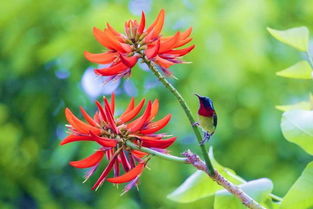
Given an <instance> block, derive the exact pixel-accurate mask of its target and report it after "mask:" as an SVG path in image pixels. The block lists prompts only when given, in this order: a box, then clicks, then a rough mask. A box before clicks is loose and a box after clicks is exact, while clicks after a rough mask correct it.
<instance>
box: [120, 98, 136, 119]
mask: <svg viewBox="0 0 313 209" xmlns="http://www.w3.org/2000/svg"><path fill="white" fill-rule="evenodd" d="M134 106H135V99H134V97H132V98H131V100H130V102H129V104H128V106H127V108H126V110H125V112H124V113H123V114H122V115H124V114H127V113H128V112H129V111H131V110H132V109H134Z"/></svg>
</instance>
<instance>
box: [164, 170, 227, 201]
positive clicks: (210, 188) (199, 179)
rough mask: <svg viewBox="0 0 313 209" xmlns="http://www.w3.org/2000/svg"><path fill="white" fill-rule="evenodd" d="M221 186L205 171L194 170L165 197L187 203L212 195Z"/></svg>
mask: <svg viewBox="0 0 313 209" xmlns="http://www.w3.org/2000/svg"><path fill="white" fill-rule="evenodd" d="M221 188H222V187H221V186H219V185H218V184H217V183H216V182H214V181H213V180H212V179H211V178H210V177H208V175H207V174H206V173H204V172H202V171H196V172H195V173H193V174H192V175H191V176H189V177H188V178H187V179H186V180H185V181H184V183H183V184H182V185H180V186H179V187H178V188H177V189H176V190H175V191H174V192H172V193H171V194H169V195H168V196H167V198H169V199H170V200H173V201H176V202H180V203H188V202H193V201H196V200H199V199H201V198H204V197H209V196H211V195H214V193H215V192H216V191H218V190H219V189H221Z"/></svg>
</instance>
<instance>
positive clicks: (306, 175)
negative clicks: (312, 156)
mask: <svg viewBox="0 0 313 209" xmlns="http://www.w3.org/2000/svg"><path fill="white" fill-rule="evenodd" d="M295 208H297V209H308V208H313V162H311V163H309V164H308V165H307V167H306V168H305V169H304V171H303V173H302V174H301V176H300V177H299V178H298V180H297V181H296V182H295V183H294V185H292V187H291V188H290V190H289V191H288V193H287V194H286V196H285V197H284V199H283V201H282V205H281V209H295Z"/></svg>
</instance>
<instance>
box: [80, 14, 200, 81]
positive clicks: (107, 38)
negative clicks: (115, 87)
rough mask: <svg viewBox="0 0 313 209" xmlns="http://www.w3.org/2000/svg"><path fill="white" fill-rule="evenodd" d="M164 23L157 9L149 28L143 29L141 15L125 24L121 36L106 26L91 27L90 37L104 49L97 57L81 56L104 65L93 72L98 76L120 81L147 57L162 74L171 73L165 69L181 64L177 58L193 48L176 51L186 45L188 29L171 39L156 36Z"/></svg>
mask: <svg viewBox="0 0 313 209" xmlns="http://www.w3.org/2000/svg"><path fill="white" fill-rule="evenodd" d="M163 24H164V10H161V11H160V13H159V15H158V17H157V18H156V20H155V21H154V22H153V23H152V25H151V26H150V27H148V28H146V20H145V14H144V13H143V12H142V16H141V20H140V22H139V23H138V22H137V21H136V20H129V21H127V22H126V23H125V34H122V33H119V32H117V31H115V30H114V29H113V28H112V27H111V26H110V25H109V24H107V28H105V29H104V30H100V29H98V28H96V27H95V28H94V30H93V32H94V36H95V38H96V39H97V41H98V42H99V43H101V44H102V45H103V46H104V47H106V48H107V49H108V51H106V52H104V53H100V54H92V53H90V52H87V51H86V52H85V57H86V58H87V59H88V60H89V61H91V62H95V63H98V64H107V65H108V66H107V67H105V68H102V69H96V70H95V72H96V73H97V74H98V75H101V76H113V78H114V77H117V78H120V77H123V76H128V75H130V72H131V68H132V67H133V66H134V65H135V64H136V63H137V61H138V59H139V58H143V57H145V58H147V59H149V60H150V61H152V62H154V63H156V64H157V65H158V66H159V67H160V68H161V69H162V71H163V72H164V73H165V74H166V75H168V76H169V75H171V74H172V73H171V72H170V71H169V70H168V68H169V67H170V66H172V65H174V64H177V63H183V61H182V60H181V57H182V56H184V55H186V54H187V53H189V52H190V51H191V50H192V49H193V48H194V47H195V46H194V45H191V46H189V47H187V48H183V49H177V48H179V47H182V46H184V45H186V44H187V43H189V42H190V41H191V40H192V39H191V38H190V37H189V36H190V34H191V31H192V29H191V28H189V29H188V30H186V31H185V32H177V33H176V34H175V35H173V36H169V37H162V36H161V35H160V33H161V31H162V28H163Z"/></svg>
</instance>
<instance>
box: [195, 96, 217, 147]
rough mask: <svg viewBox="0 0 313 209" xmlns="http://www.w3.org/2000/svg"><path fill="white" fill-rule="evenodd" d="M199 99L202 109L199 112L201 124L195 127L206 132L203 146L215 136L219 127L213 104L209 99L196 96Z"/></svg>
mask: <svg viewBox="0 0 313 209" xmlns="http://www.w3.org/2000/svg"><path fill="white" fill-rule="evenodd" d="M195 95H196V96H197V97H198V98H199V103H200V107H199V110H198V116H199V122H198V123H195V125H200V127H201V128H202V130H203V131H204V137H203V139H202V141H201V142H200V143H201V144H204V143H205V142H206V141H208V140H209V139H210V137H211V136H212V135H213V134H214V132H215V129H216V125H217V115H216V112H215V109H214V106H213V102H212V100H211V99H210V98H209V97H204V96H200V95H198V94H195Z"/></svg>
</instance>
